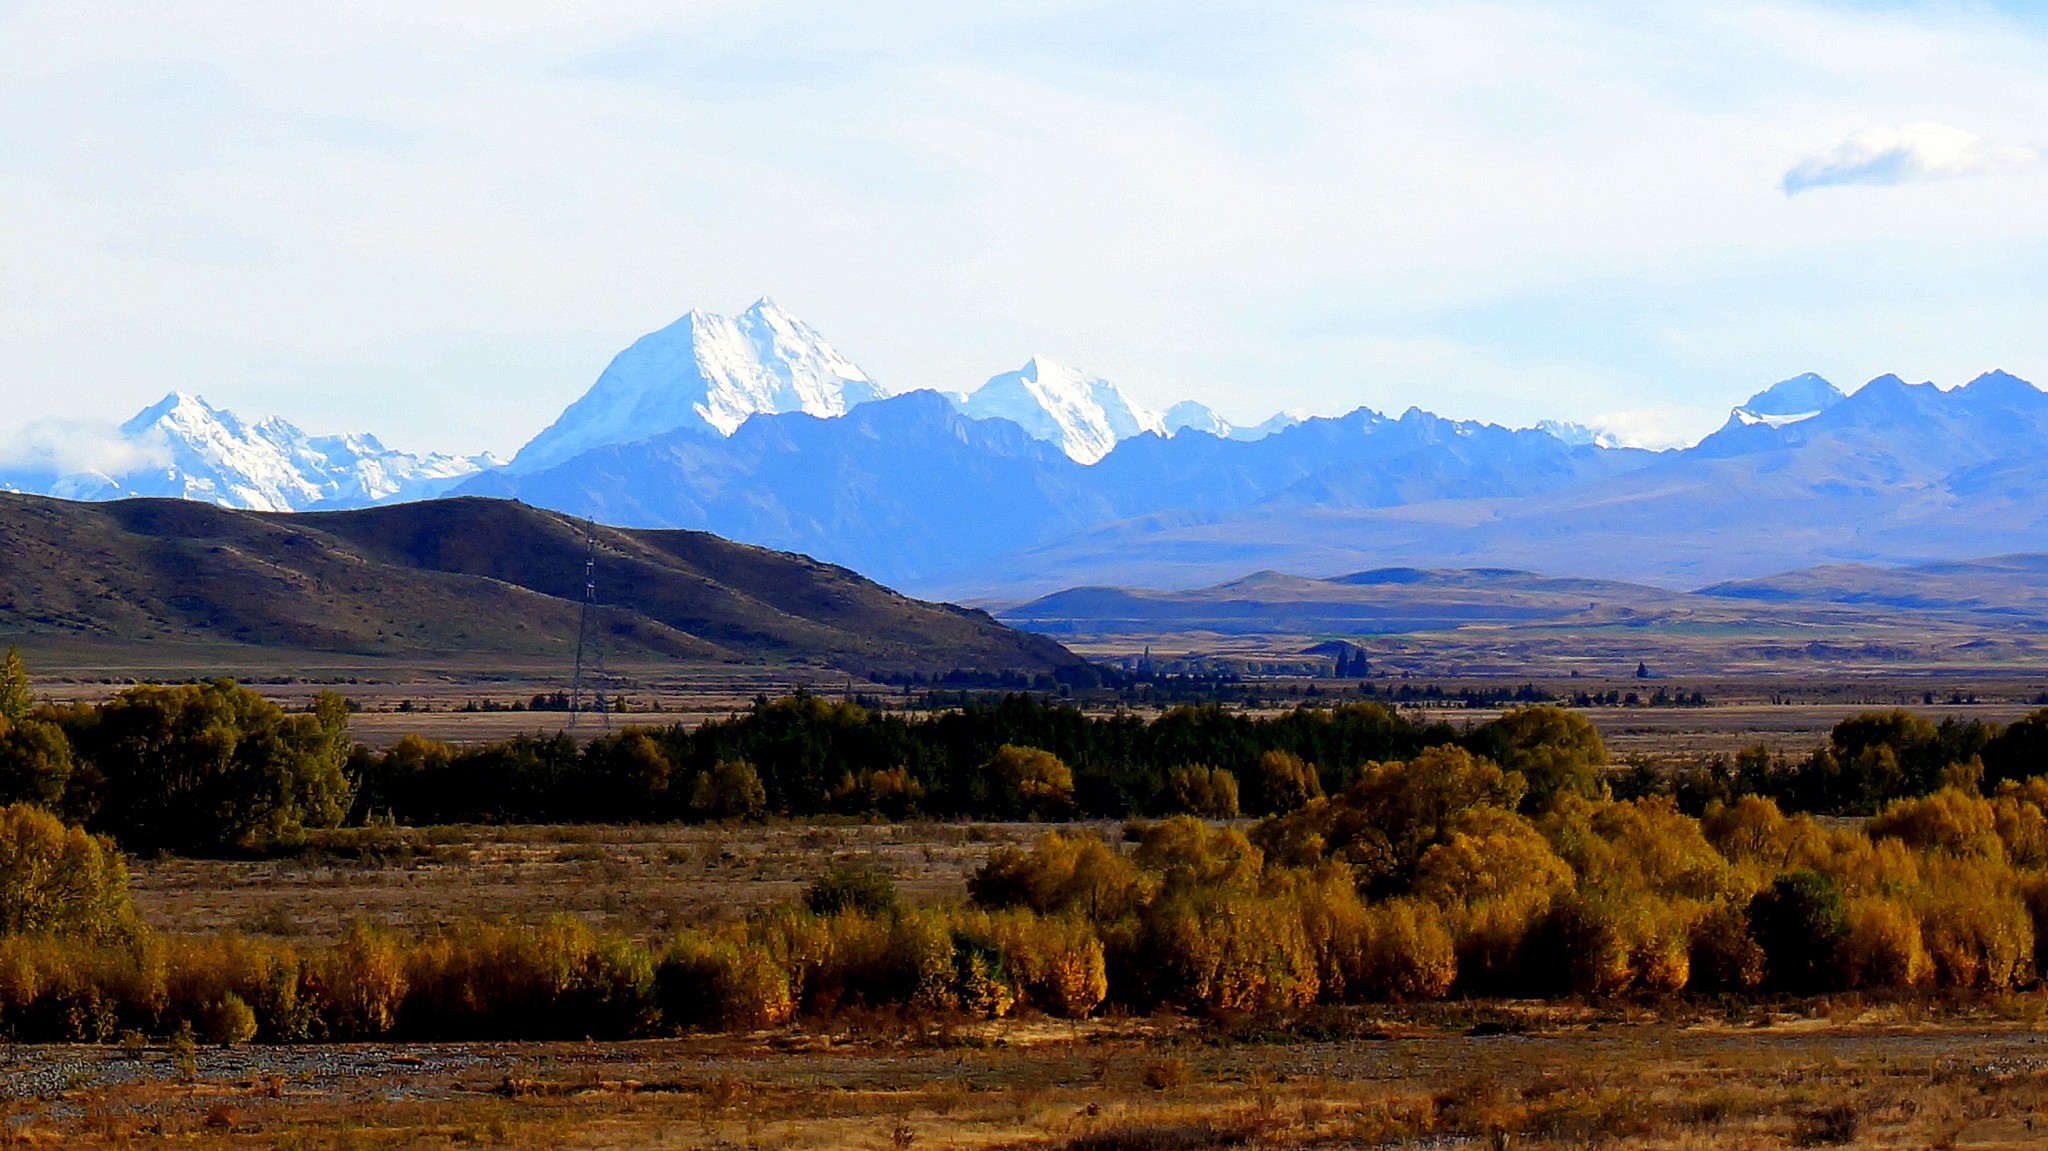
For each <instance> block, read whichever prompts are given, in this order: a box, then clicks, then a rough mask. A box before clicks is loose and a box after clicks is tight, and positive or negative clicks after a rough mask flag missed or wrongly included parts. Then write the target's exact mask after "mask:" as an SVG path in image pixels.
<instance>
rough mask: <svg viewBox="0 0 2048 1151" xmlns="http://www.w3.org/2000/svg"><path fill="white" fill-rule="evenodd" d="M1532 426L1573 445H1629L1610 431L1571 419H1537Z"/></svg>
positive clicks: (1608, 446)
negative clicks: (1590, 426)
mask: <svg viewBox="0 0 2048 1151" xmlns="http://www.w3.org/2000/svg"><path fill="white" fill-rule="evenodd" d="M1530 427H1531V428H1533V429H1534V430H1536V431H1539V432H1547V433H1549V434H1550V435H1552V436H1555V437H1557V438H1558V439H1560V440H1562V441H1564V442H1565V443H1567V444H1571V445H1573V446H1578V445H1580V444H1592V445H1593V446H1595V447H1601V448H1621V447H1627V446H1628V445H1627V444H1625V443H1623V442H1622V441H1621V438H1620V437H1618V436H1616V435H1614V434H1612V433H1610V432H1603V431H1601V430H1600V429H1598V428H1589V427H1587V426H1586V425H1584V424H1580V423H1574V422H1572V421H1571V420H1537V421H1536V422H1535V423H1534V424H1531V425H1530Z"/></svg>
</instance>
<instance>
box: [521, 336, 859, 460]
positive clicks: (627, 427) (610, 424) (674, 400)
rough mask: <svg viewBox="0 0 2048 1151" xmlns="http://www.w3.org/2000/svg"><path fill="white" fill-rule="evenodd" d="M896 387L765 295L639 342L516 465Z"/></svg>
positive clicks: (723, 429)
mask: <svg viewBox="0 0 2048 1151" xmlns="http://www.w3.org/2000/svg"><path fill="white" fill-rule="evenodd" d="M893 394H894V393H893V392H892V391H890V390H889V389H888V388H885V387H883V386H882V385H881V384H878V383H876V382H875V381H874V380H871V379H869V378H868V375H867V373H866V372H863V371H861V370H860V368H858V367H856V366H855V365H854V363H853V362H852V361H851V360H848V359H847V358H846V357H845V356H842V355H840V354H839V353H838V352H836V351H834V350H833V349H832V346H831V345H830V344H827V343H826V342H825V340H824V337H822V336H820V335H818V333H817V332H816V331H815V330H814V329H813V328H811V326H810V325H808V324H806V323H804V322H803V321H802V320H799V319H797V318H796V317H795V316H792V315H790V314H789V313H788V312H785V311H783V310H782V309H781V308H779V307H777V306H776V305H775V302H774V301H772V300H769V299H767V298H765V297H763V298H762V299H760V300H757V301H755V302H754V305H753V306H752V307H750V308H748V309H747V310H746V311H744V312H741V313H740V314H739V315H737V316H720V315H714V314H712V313H710V312H705V311H692V312H691V313H690V314H689V315H687V316H684V317H683V318H682V319H680V320H677V321H676V322H675V323H673V324H670V325H669V326H668V327H666V328H663V329H661V330H660V331H658V332H651V333H649V334H647V335H645V336H642V337H640V338H639V339H638V340H636V341H634V342H633V346H632V347H629V348H627V349H626V350H625V351H623V352H620V353H619V354H618V355H617V356H616V357H615V358H613V360H612V362H611V365H610V366H609V367H607V368H605V370H604V373H603V374H602V375H600V376H599V377H598V378H597V383H595V384H594V385H592V386H591V389H590V390H589V391H588V392H586V393H584V395H583V397H582V398H581V399H579V400H577V401H576V402H575V403H573V404H570V405H569V407H568V409H567V410H565V411H564V412H563V413H562V415H561V418H559V419H557V420H556V421H555V422H554V423H553V424H551V425H549V426H548V428H547V429H546V430H545V431H543V432H541V433H540V434H539V435H537V436H535V437H534V438H533V439H532V441H531V442H529V443H528V444H527V445H526V446H525V447H523V448H521V449H520V450H519V454H518V455H516V456H514V457H513V459H512V463H511V465H510V466H511V468H512V470H514V471H517V472H530V471H535V470H537V469H540V468H544V467H548V466H550V465H553V464H558V463H561V462H562V461H563V460H567V459H569V458H571V457H573V456H576V455H579V454H581V453H582V452H585V451H589V450H590V449H592V448H597V447H604V446H608V445H612V444H626V443H634V442H637V441H640V440H644V439H648V438H651V437H653V436H659V435H663V434H666V433H668V432H672V431H676V430H678V429H689V430H692V431H698V432H704V433H709V434H716V435H720V436H729V435H731V434H732V433H733V432H734V431H736V430H738V428H739V426H740V425H741V424H743V423H745V422H746V421H747V417H749V416H752V415H756V414H762V413H780V412H804V413H807V414H809V415H813V416H843V415H845V414H846V412H847V410H848V409H849V408H852V407H853V406H854V405H856V404H860V403H865V402H866V401H868V400H874V399H880V398H882V397H884V396H889V395H893Z"/></svg>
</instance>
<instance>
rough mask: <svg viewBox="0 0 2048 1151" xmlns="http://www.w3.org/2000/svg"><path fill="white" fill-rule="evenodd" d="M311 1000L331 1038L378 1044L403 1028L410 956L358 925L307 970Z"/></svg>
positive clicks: (384, 937)
mask: <svg viewBox="0 0 2048 1151" xmlns="http://www.w3.org/2000/svg"><path fill="white" fill-rule="evenodd" d="M306 983H307V996H308V998H309V999H311V1000H312V1001H313V1003H314V1005H315V1010H316V1012H317V1014H318V1016H319V1018H320V1020H321V1022H322V1023H324V1024H325V1025H326V1030H327V1033H328V1035H330V1036H331V1037H333V1038H335V1039H378V1038H382V1037H383V1036H385V1035H388V1034H390V1033H391V1031H392V1029H393V1028H395V1027H396V1026H397V1025H398V1011H399V1005H400V1003H401V1002H402V1001H403V999H404V997H405V954H404V949H403V948H402V947H401V946H400V945H399V942H398V940H397V939H396V938H394V937H393V936H391V935H389V934H387V933H385V932H382V931H378V930H377V929H375V928H373V927H370V926H368V925H366V924H357V925H356V926H355V927H354V928H352V929H350V931H349V933H348V936H347V937H346V938H345V939H343V940H342V941H341V943H340V944H338V945H336V946H335V947H333V948H330V949H329V950H327V951H323V952H321V953H320V954H319V955H317V956H316V957H315V958H314V960H313V962H311V963H310V964H308V965H307V970H306Z"/></svg>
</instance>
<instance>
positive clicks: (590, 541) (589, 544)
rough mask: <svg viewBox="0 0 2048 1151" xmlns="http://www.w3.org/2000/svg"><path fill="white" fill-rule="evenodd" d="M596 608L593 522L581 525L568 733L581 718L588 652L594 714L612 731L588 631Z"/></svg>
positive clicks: (594, 647) (594, 646)
mask: <svg viewBox="0 0 2048 1151" xmlns="http://www.w3.org/2000/svg"><path fill="white" fill-rule="evenodd" d="M596 607H597V525H596V523H595V522H594V521H591V520H585V521H584V522H583V606H582V608H581V609H580V610H579V611H578V613H577V619H576V675H575V678H574V679H573V680H572V681H571V682H570V686H569V729H570V730H571V731H574V730H575V729H576V727H577V726H578V724H579V723H580V722H581V721H582V718H583V669H584V656H585V652H586V651H588V653H589V656H590V663H591V664H592V665H593V666H594V670H595V672H596V675H597V679H598V689H597V691H596V692H595V693H594V694H595V698H596V703H597V713H598V714H599V715H601V716H603V717H604V729H605V730H606V731H610V730H611V729H612V716H611V706H610V704H609V702H608V701H607V700H606V699H605V692H604V675H603V669H604V656H603V655H602V653H601V652H599V650H598V644H597V642H596V640H595V639H594V638H593V637H592V635H591V632H590V628H591V625H592V622H593V617H594V616H595V615H596V612H595V610H594V609H595V608H596Z"/></svg>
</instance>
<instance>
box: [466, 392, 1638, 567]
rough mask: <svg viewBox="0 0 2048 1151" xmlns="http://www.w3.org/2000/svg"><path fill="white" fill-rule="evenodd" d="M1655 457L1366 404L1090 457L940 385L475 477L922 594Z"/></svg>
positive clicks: (493, 487)
mask: <svg viewBox="0 0 2048 1151" xmlns="http://www.w3.org/2000/svg"><path fill="white" fill-rule="evenodd" d="M1651 458H1652V457H1651V455H1650V453H1645V452H1636V451H1626V450H1614V449H1607V448H1600V447H1595V446H1593V445H1583V444H1582V445H1569V444H1566V443H1564V442H1563V441H1561V440H1559V439H1557V438H1556V437H1554V436H1552V435H1550V434H1548V433H1545V432H1540V431H1528V430H1525V431H1511V430H1509V429H1506V428H1501V427H1497V426H1494V425H1490V424H1480V423H1473V422H1464V421H1452V420H1445V419H1442V418H1440V417H1437V416H1434V415H1431V414H1429V413H1427V412H1422V411H1419V410H1410V411H1409V412H1408V413H1406V414H1404V415H1403V416H1401V417H1400V418H1398V419H1390V418H1388V417H1385V416H1382V415H1379V414H1378V413H1375V412H1371V411H1368V410H1365V409H1360V410H1359V411H1356V412H1353V413H1351V414H1350V415H1347V416H1343V417H1339V418H1335V419H1313V420H1307V421H1305V422H1303V423H1301V424H1298V425H1296V426H1294V427H1291V428H1287V429H1286V430H1284V431H1281V432H1278V433H1276V434H1274V435H1271V436H1268V437H1266V438H1264V439H1260V440H1256V441H1250V442H1245V441H1239V440H1230V439H1224V438H1220V437H1216V436H1207V435H1197V434H1183V435H1179V436H1175V437H1172V438H1170V439H1169V438H1163V437H1160V436H1158V435H1152V434H1146V435H1140V436H1137V437H1135V438H1132V439H1129V440H1126V441H1124V442H1123V443H1121V444H1119V445H1118V446H1117V448H1116V449H1115V450H1114V451H1112V452H1111V453H1110V454H1109V455H1108V456H1107V457H1105V458H1103V459H1102V460H1101V461H1100V462H1098V463H1095V464H1092V465H1084V464H1080V463H1077V462H1076V461H1074V460H1073V459H1071V458H1069V457H1068V456H1067V455H1066V454H1065V453H1064V452H1062V451H1061V450H1060V449H1059V448H1057V447H1055V446H1053V445H1050V444H1047V443H1045V442H1042V441H1040V440H1037V439H1033V438H1032V437H1031V436H1030V435H1028V434H1026V433H1025V431H1024V430H1023V429H1022V428H1020V427H1019V426H1017V425H1016V424H1013V423H1010V422H1009V421H1007V420H993V419H990V420H975V419H969V418H967V417H965V416H963V415H961V413H960V412H959V411H958V410H957V409H956V408H955V406H954V405H953V404H951V403H949V402H948V401H947V400H946V399H945V398H944V397H941V396H939V395H937V394H936V393H931V392H912V393H909V394H906V395H902V396H898V397H895V398H892V399H886V400H879V401H875V402H872V403H867V404H862V405H860V406H859V407H857V408H854V409H853V410H852V411H850V412H848V413H847V414H846V415H844V416H842V417H839V418H835V419H820V418H817V417H813V416H808V415H803V414H800V413H791V414H780V415H756V416H754V417H753V418H751V419H749V420H748V421H747V422H746V423H745V424H743V425H742V426H740V428H739V429H738V430H737V431H735V432H734V433H733V434H732V435H731V436H728V437H715V436H708V435H704V434H701V433H698V432H693V431H677V432H671V433H669V434H666V435H662V436H657V437H655V438H653V439H649V440H644V441H641V442H638V443H631V444H624V445H613V446H608V447H604V448H599V449H596V450H593V451H589V452H585V453H583V454H581V455H578V456H576V457H575V458H573V459H571V460H568V461H566V462H564V463H562V464H558V465H556V466H554V467H550V468H545V469H541V470H538V471H535V472H533V473H530V474H526V475H517V474H511V473H507V472H493V473H488V474H486V475H483V476H479V477H477V478H476V479H474V480H472V481H470V482H469V483H467V484H466V485H465V486H464V487H463V488H462V489H461V490H462V491H463V492H464V493H466V494H479V495H495V496H510V497H516V498H518V499H520V500H524V501H526V502H528V503H532V504H537V505H540V506H543V507H549V508H554V509H557V510H560V511H564V512H568V513H570V514H574V515H583V516H592V517H595V518H597V519H600V520H604V521H606V522H610V523H618V524H626V525H632V526H640V527H688V528H693V529H698V530H704V531H711V532H716V533H718V534H720V535H724V536H728V537H731V538H734V539H739V540H745V541H747V542H749V543H755V544H760V545H763V546H768V547H775V548H782V549H788V550H792V551H800V552H804V553H806V554H809V555H813V556H816V557H818V558H820V559H824V560H828V561H830V562H833V563H839V564H845V565H847V566H848V567H852V568H854V569H856V570H859V571H861V572H862V573H864V574H866V575H868V576H870V577H872V578H875V579H879V580H881V581H882V582H884V583H887V584H890V585H892V586H896V587H904V588H912V589H915V588H925V587H935V586H955V585H957V584H958V583H959V581H960V580H961V579H962V578H963V576H965V575H966V574H967V573H970V572H975V571H985V570H992V569H993V568H995V567H999V566H1000V565H1001V564H1003V562H1004V557H1007V556H1012V555H1015V554H1017V553H1019V552H1020V551H1023V550H1025V549H1030V548H1033V547H1038V546H1043V545H1047V544H1052V543H1055V542H1060V541H1071V540H1073V539H1075V538H1076V537H1077V536H1079V535H1081V534H1082V533H1084V532H1088V531H1090V530H1093V529H1099V528H1101V527H1102V526H1103V525H1107V524H1130V525H1134V529H1133V530H1139V531H1145V530H1158V531H1170V530H1173V529H1175V528H1179V527H1185V526H1187V525H1193V524H1200V523H1203V522H1207V521H1210V520H1213V519H1215V518H1216V517H1218V516H1225V515H1244V514H1254V513H1256V514H1286V512H1287V511H1288V510H1289V509H1302V508H1323V509H1330V508H1336V509H1356V508H1381V507H1390V506H1397V505H1402V504H1408V503H1414V502H1418V501H1441V500H1473V499H1518V498H1529V497H1532V496H1537V495H1541V494H1543V493H1547V492H1555V491H1560V490H1563V489H1565V488H1568V487H1571V486H1573V485H1576V484H1583V483H1585V482H1588V481H1591V480H1596V479H1599V478H1603V477H1607V476H1613V475H1616V474H1619V473H1622V472H1625V471H1628V470H1630V469H1633V468H1637V467H1641V466H1642V465H1643V464H1644V463H1646V462H1648V461H1649V460H1650V459H1651ZM1029 574H1030V575H1037V574H1038V573H1029ZM1012 577H1013V578H1016V579H1023V578H1027V573H1025V572H1022V571H1019V572H1014V573H1012ZM1006 582H1008V581H1006V580H1003V579H998V580H996V581H995V586H1002V585H1003V584H1004V583H1006Z"/></svg>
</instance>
